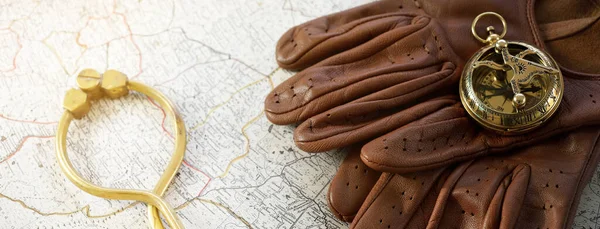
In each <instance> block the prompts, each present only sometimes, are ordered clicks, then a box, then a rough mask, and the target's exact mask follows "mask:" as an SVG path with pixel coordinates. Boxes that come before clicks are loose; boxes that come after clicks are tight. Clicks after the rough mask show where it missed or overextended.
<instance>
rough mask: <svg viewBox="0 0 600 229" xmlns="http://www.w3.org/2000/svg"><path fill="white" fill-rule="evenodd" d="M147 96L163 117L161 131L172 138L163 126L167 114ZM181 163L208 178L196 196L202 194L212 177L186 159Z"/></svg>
mask: <svg viewBox="0 0 600 229" xmlns="http://www.w3.org/2000/svg"><path fill="white" fill-rule="evenodd" d="M146 97H147V96H146ZM147 98H148V101H150V103H152V105H154V106H155V107H157V108H158V109H160V112H162V115H163V118H162V123H161V127H162V129H163V131H164V132H165V133H167V134H168V135H169V136H170V137H171V138H173V139H174V137H173V135H172V134H171V133H170V132H169V131H168V130H167V128H165V120H166V119H167V114H166V113H165V110H164V109H163V108H162V107H161V106H159V105H158V104H156V102H154V100H152V99H151V98H150V97H147ZM182 163H183V164H184V165H185V166H187V167H189V168H190V169H192V170H194V171H196V172H199V173H201V174H202V175H204V176H205V177H206V178H208V181H207V182H206V184H205V185H204V187H202V188H201V189H200V192H198V196H200V194H202V192H204V190H205V189H206V187H208V184H210V182H211V181H212V177H210V176H209V175H208V174H206V173H205V172H203V171H202V170H200V169H198V168H196V167H195V166H193V165H191V164H190V163H188V162H187V161H186V160H183V162H182Z"/></svg>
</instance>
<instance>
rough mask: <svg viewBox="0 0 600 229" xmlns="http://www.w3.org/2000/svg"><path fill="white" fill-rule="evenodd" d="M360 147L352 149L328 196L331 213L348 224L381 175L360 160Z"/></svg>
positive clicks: (333, 181)
mask: <svg viewBox="0 0 600 229" xmlns="http://www.w3.org/2000/svg"><path fill="white" fill-rule="evenodd" d="M360 146H362V145H360ZM360 146H354V147H351V148H350V150H349V151H348V155H347V156H346V159H344V161H343V162H342V164H341V165H340V167H339V169H338V172H337V173H336V174H335V177H333V180H332V181H331V184H330V186H329V191H328V195H327V204H328V205H329V209H330V210H331V212H332V213H333V214H334V215H335V216H336V217H337V218H338V219H340V220H343V221H346V222H350V221H352V219H354V216H355V215H356V213H357V212H358V209H359V208H360V206H361V205H362V203H363V202H364V201H365V199H366V198H367V194H369V192H370V191H371V189H372V188H373V186H374V185H375V183H376V182H377V180H378V179H379V176H380V175H381V172H378V171H375V170H372V169H371V168H369V167H367V166H366V165H365V164H364V163H363V162H362V161H361V160H360Z"/></svg>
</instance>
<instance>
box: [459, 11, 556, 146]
mask: <svg viewBox="0 0 600 229" xmlns="http://www.w3.org/2000/svg"><path fill="white" fill-rule="evenodd" d="M487 14H492V15H496V16H498V17H500V16H499V15H497V14H494V13H485V14H482V15H487ZM482 15H480V16H482ZM500 18H501V17H500ZM478 19H479V17H478V18H476V20H475V21H474V24H475V23H476V22H477V20H478ZM501 19H502V18H501ZM502 20H503V19H502ZM503 24H504V22H503ZM488 31H490V36H489V37H488V39H487V40H483V39H481V38H479V37H478V36H477V35H476V34H475V33H474V34H475V35H476V38H478V39H480V40H481V41H484V42H485V43H488V45H487V46H485V47H483V48H482V49H480V50H479V51H477V52H476V53H475V55H474V56H473V57H471V59H470V60H469V61H468V62H467V64H466V65H465V69H464V71H463V75H462V78H461V81H460V97H461V101H462V103H463V106H464V107H465V109H466V110H467V112H468V113H469V114H470V115H471V117H473V119H475V120H476V121H477V122H479V123H480V124H481V125H482V126H484V127H486V128H488V129H491V130H493V131H496V132H498V133H501V134H515V133H522V132H526V131H530V130H532V129H534V128H536V127H538V126H540V125H541V124H542V123H544V122H545V121H546V120H547V119H548V118H550V117H551V116H552V115H553V114H554V112H555V111H556V110H557V108H558V105H559V104H560V100H561V98H562V94H563V79H562V74H561V72H560V69H559V67H558V65H557V64H556V62H555V61H554V60H553V59H552V58H551V57H550V56H549V55H548V54H546V53H545V52H543V51H542V50H539V49H537V48H536V47H534V46H531V45H529V44H526V43H521V42H507V41H505V40H503V39H502V36H503V35H497V34H494V33H493V27H489V28H488Z"/></svg>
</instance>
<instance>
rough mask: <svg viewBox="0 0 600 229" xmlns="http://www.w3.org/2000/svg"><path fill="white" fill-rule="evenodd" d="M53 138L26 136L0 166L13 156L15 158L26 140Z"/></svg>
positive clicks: (51, 136)
mask: <svg viewBox="0 0 600 229" xmlns="http://www.w3.org/2000/svg"><path fill="white" fill-rule="evenodd" d="M53 137H54V135H50V136H36V135H27V136H25V137H24V138H23V139H21V142H20V143H19V145H18V146H17V149H15V151H13V152H12V153H10V154H9V155H8V156H6V157H5V158H4V159H2V160H1V161H0V164H2V163H4V162H6V161H8V160H10V159H11V158H12V157H13V156H15V154H17V153H18V152H19V151H21V149H22V148H23V145H25V142H27V140H29V139H30V138H42V139H43V138H53Z"/></svg>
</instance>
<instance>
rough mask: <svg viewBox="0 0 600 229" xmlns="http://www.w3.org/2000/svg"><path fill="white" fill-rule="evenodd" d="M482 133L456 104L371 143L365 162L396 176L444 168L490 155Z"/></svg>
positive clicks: (365, 154)
mask: <svg viewBox="0 0 600 229" xmlns="http://www.w3.org/2000/svg"><path fill="white" fill-rule="evenodd" d="M480 132H481V130H480V129H478V128H477V126H476V124H474V123H472V121H471V120H470V119H469V118H468V117H467V116H466V114H465V110H464V109H463V108H462V106H461V105H460V104H456V105H454V106H450V107H446V108H443V109H441V110H439V111H437V112H435V113H432V114H430V115H428V116H426V117H424V118H422V119H421V120H418V121H416V122H413V123H411V124H409V125H406V126H404V127H401V128H399V129H396V130H394V131H392V132H390V133H388V134H386V135H383V136H381V137H379V138H377V139H374V140H373V141H371V142H369V143H367V144H366V145H365V146H364V147H363V148H362V152H361V159H362V160H363V162H365V164H366V165H367V166H369V167H371V168H373V169H375V170H378V171H384V172H394V173H409V172H416V171H422V170H427V169H432V168H437V167H443V166H445V165H449V164H453V163H455V162H459V161H465V160H469V159H472V158H474V157H476V156H477V155H480V154H482V153H485V152H487V151H486V150H487V149H488V147H487V144H486V142H485V138H484V137H482V136H481V134H480Z"/></svg>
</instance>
